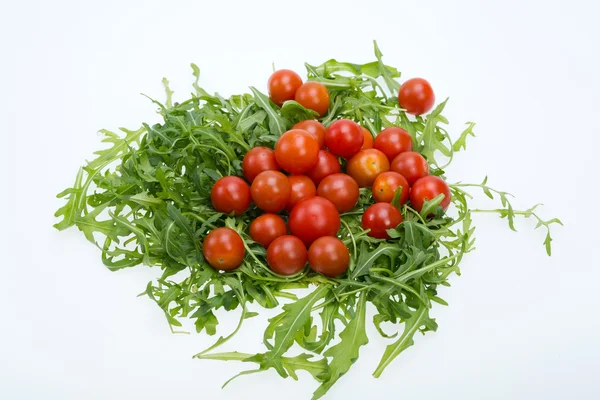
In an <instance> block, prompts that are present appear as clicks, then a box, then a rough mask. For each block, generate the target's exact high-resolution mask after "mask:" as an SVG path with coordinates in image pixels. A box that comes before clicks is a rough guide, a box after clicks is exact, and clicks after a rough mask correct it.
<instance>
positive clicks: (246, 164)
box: [242, 146, 279, 183]
mask: <svg viewBox="0 0 600 400" xmlns="http://www.w3.org/2000/svg"><path fill="white" fill-rule="evenodd" d="M242 170H243V171H244V176H245V177H246V179H247V180H248V182H250V183H252V181H253V180H254V178H256V175H258V174H260V173H261V172H263V171H279V164H277V160H276V159H275V152H274V151H273V150H271V149H269V148H268V147H262V146H259V147H255V148H253V149H250V151H248V152H247V153H246V155H245V156H244V161H242Z"/></svg>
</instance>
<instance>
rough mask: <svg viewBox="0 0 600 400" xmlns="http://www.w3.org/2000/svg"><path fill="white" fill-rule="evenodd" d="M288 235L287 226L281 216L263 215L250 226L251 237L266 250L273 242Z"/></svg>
mask: <svg viewBox="0 0 600 400" xmlns="http://www.w3.org/2000/svg"><path fill="white" fill-rule="evenodd" d="M286 234H287V226H285V221H284V220H283V218H281V217H280V216H279V215H275V214H263V215H261V216H260V217H258V218H256V219H255V220H254V221H252V223H251V224H250V237H251V238H252V240H254V241H255V242H257V243H258V244H260V245H261V246H263V247H264V248H267V247H269V245H270V244H271V242H272V241H273V240H275V239H277V238H278V237H280V236H283V235H286Z"/></svg>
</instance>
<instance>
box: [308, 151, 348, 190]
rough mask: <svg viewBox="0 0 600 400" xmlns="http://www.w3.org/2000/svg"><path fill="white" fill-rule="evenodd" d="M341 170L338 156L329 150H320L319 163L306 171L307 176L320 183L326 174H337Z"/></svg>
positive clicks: (316, 183)
mask: <svg viewBox="0 0 600 400" xmlns="http://www.w3.org/2000/svg"><path fill="white" fill-rule="evenodd" d="M341 170H342V167H341V165H340V161H339V160H338V159H337V157H336V156H334V155H333V154H331V153H330V152H328V151H327V150H320V151H319V159H318V160H317V164H316V165H315V166H314V167H312V168H311V169H310V170H309V171H308V172H307V173H306V176H308V177H309V178H310V179H312V181H313V182H314V183H315V185H318V184H319V183H320V182H321V180H323V178H325V177H326V176H329V175H332V174H337V173H338V172H340V171H341Z"/></svg>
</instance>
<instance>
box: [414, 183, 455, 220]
mask: <svg viewBox="0 0 600 400" xmlns="http://www.w3.org/2000/svg"><path fill="white" fill-rule="evenodd" d="M439 194H443V195H444V200H442V202H441V203H440V206H441V207H442V210H444V211H446V209H447V208H448V206H449V205H450V201H451V200H452V195H451V194H450V188H449V187H448V184H447V183H446V182H445V181H444V180H443V179H442V178H439V177H437V176H431V175H430V176H425V177H423V178H421V179H419V180H418V181H416V182H415V183H414V185H413V186H412V188H411V191H410V202H411V204H412V206H413V208H414V209H415V210H417V211H419V212H421V209H422V208H423V204H425V200H432V199H434V198H435V197H436V196H438V195H439Z"/></svg>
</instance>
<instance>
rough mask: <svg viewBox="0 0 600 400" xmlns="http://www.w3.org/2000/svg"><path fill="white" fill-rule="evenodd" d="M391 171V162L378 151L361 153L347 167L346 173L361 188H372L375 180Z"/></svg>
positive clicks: (367, 150) (362, 151)
mask: <svg viewBox="0 0 600 400" xmlns="http://www.w3.org/2000/svg"><path fill="white" fill-rule="evenodd" d="M389 169H390V162H389V161H388V159H387V157H386V156H385V154H383V153H382V152H381V151H379V150H377V149H366V150H361V151H359V152H358V153H356V155H355V156H354V157H352V158H351V159H350V160H348V164H347V165H346V172H347V173H348V175H350V176H351V177H352V178H353V179H354V180H355V181H356V183H358V186H359V187H371V185H372V184H373V182H374V181H375V178H377V176H379V174H381V173H383V172H386V171H389Z"/></svg>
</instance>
